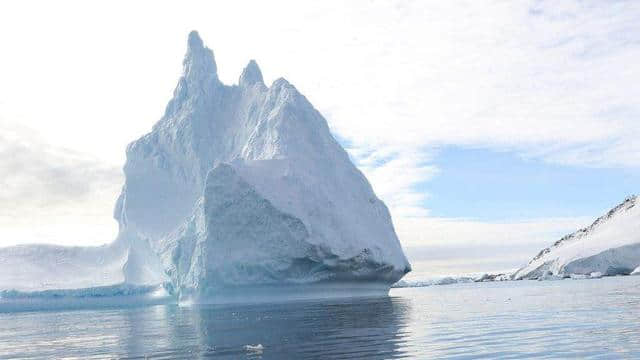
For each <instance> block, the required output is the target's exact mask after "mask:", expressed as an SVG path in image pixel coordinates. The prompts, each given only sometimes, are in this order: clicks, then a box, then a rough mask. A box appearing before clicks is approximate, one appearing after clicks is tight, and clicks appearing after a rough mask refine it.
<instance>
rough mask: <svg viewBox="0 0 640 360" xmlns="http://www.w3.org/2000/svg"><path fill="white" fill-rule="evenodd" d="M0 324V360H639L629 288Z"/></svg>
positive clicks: (494, 287)
mask: <svg viewBox="0 0 640 360" xmlns="http://www.w3.org/2000/svg"><path fill="white" fill-rule="evenodd" d="M390 295H391V296H389V297H378V298H352V299H342V300H335V299H334V300H322V301H298V302H290V303H280V304H274V303H271V304H254V305H207V306H203V305H201V306H191V307H178V306H176V305H155V306H149V307H137V308H111V309H105V308H102V309H82V310H72V311H38V312H25V311H22V312H15V313H0V358H1V359H4V358H37V359H42V358H61V357H66V358H82V359H86V358H144V357H145V356H147V357H149V358H160V359H162V358H166V359H179V358H189V359H191V358H210V357H211V358H221V359H238V358H251V359H289V358H291V359H318V358H321V359H345V358H358V359H389V358H418V359H424V358H449V357H453V358H478V357H481V358H507V359H509V358H511V359H513V358H524V357H535V358H568V357H571V358H574V357H576V358H640V337H638V336H636V335H637V334H638V333H640V323H639V322H638V321H637V315H638V310H639V309H640V276H627V277H615V278H602V279H589V280H562V281H505V282H496V283H467V284H453V285H446V286H430V287H425V288H405V289H392V290H391V292H390Z"/></svg>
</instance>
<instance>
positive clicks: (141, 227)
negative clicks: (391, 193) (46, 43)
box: [115, 32, 410, 298]
mask: <svg viewBox="0 0 640 360" xmlns="http://www.w3.org/2000/svg"><path fill="white" fill-rule="evenodd" d="M183 65H184V72H183V76H182V77H181V79H180V81H179V83H178V86H177V87H176V89H175V91H174V96H173V99H172V100H171V101H170V102H169V104H168V106H167V108H166V111H165V115H164V116H163V117H162V119H161V120H160V121H159V122H158V123H157V124H156V125H155V126H154V127H153V130H152V131H151V132H150V133H149V134H147V135H145V136H143V137H142V138H140V139H138V140H136V141H134V142H133V143H131V144H130V145H129V147H128V148H127V162H126V164H125V167H124V172H125V175H126V182H125V185H124V187H123V191H122V193H121V195H120V197H119V199H118V203H117V205H116V209H115V217H116V219H117V220H118V221H119V223H120V239H126V241H127V242H130V243H137V244H143V245H141V246H140V247H141V248H144V249H147V248H148V249H149V250H150V254H145V255H141V256H140V258H143V259H144V258H148V257H153V256H155V257H157V258H158V259H159V260H160V262H161V267H162V269H163V271H164V274H165V275H166V277H167V281H168V282H169V283H170V284H171V285H170V286H171V288H172V291H175V292H176V293H178V294H180V295H181V296H187V295H188V296H190V297H196V298H197V297H199V296H208V295H211V294H215V293H216V292H219V291H223V290H224V289H226V288H230V287H238V286H255V285H260V286H262V285H269V284H274V285H285V284H300V283H302V284H310V283H322V282H348V281H354V282H363V281H368V282H378V283H383V284H389V285H390V284H392V283H394V282H395V281H397V280H398V279H400V278H401V277H402V276H403V275H404V274H405V273H406V272H408V271H409V270H410V266H409V263H408V262H407V259H406V258H405V256H404V254H403V252H402V248H401V246H400V243H399V241H398V239H397V237H396V234H395V231H394V229H393V225H392V222H391V218H390V215H389V212H388V210H387V208H386V206H385V205H384V204H383V202H382V201H380V200H379V199H378V198H377V197H376V196H375V194H374V193H373V191H372V189H371V186H370V185H369V183H368V182H367V180H366V178H365V177H364V176H363V175H362V173H361V172H360V171H359V170H358V169H357V168H356V167H355V166H354V165H353V164H352V163H351V161H350V159H349V157H348V155H347V153H346V152H345V151H344V150H343V149H342V147H341V146H340V145H339V144H338V143H337V142H336V141H335V139H334V138H333V137H332V135H331V133H330V131H329V128H328V126H327V122H326V121H325V119H324V118H323V117H322V115H320V113H319V112H318V111H316V110H315V109H314V108H313V106H312V105H311V104H310V103H309V101H308V100H307V99H306V98H305V97H304V96H303V95H302V94H300V93H299V92H298V91H297V90H296V88H295V87H294V86H292V85H291V84H289V83H288V82H287V81H286V80H284V79H278V80H276V81H275V82H274V83H273V84H272V85H271V86H269V87H267V86H266V85H265V84H264V82H263V78H262V74H261V72H260V69H259V68H258V65H257V64H256V62H255V61H251V62H249V64H248V65H247V67H246V68H245V69H244V71H243V72H242V75H241V76H240V79H239V83H238V85H233V86H227V85H224V84H222V83H221V82H220V80H219V79H218V77H217V69H216V63H215V60H214V56H213V53H212V52H211V50H209V49H208V48H206V47H204V45H203V43H202V40H201V39H200V37H199V36H198V34H197V33H195V32H192V33H191V34H190V35H189V41H188V50H187V54H186V57H185V60H184V63H183ZM121 241H124V240H121ZM141 268H144V269H146V270H145V271H150V272H153V270H154V269H156V268H157V267H156V265H155V264H154V263H153V262H146V263H142V264H141Z"/></svg>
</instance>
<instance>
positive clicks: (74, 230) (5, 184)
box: [0, 122, 123, 246]
mask: <svg viewBox="0 0 640 360" xmlns="http://www.w3.org/2000/svg"><path fill="white" fill-rule="evenodd" d="M0 159H2V161H0V174H2V176H1V177H0V203H1V204H2V206H0V229H2V230H1V232H0V246H3V245H12V244H24V243H33V242H39V243H58V244H65V245H82V244H85V245H89V244H91V245H97V244H103V243H107V242H111V241H112V240H113V239H114V238H115V235H116V231H117V227H116V223H115V221H114V220H112V219H111V211H110V209H112V208H113V206H114V205H113V204H114V201H115V196H114V194H116V193H117V191H118V189H119V188H120V187H121V186H122V180H123V179H122V171H121V170H120V169H119V168H116V167H112V166H109V165H106V164H104V163H102V162H100V161H98V160H96V159H92V158H90V157H87V156H85V155H83V154H80V153H77V152H75V151H71V150H68V149H64V148H60V147H55V146H51V145H48V144H47V143H45V142H43V141H42V139H41V138H40V136H39V134H38V132H36V131H33V130H31V129H28V128H25V127H21V126H19V125H16V124H15V123H12V124H10V125H9V124H6V123H4V122H0Z"/></svg>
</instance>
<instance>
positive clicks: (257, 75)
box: [239, 60, 263, 86]
mask: <svg viewBox="0 0 640 360" xmlns="http://www.w3.org/2000/svg"><path fill="white" fill-rule="evenodd" d="M256 83H261V84H262V83H263V80H262V72H261V71H260V68H259V67H258V63H256V61H255V60H251V61H249V64H247V66H246V67H245V68H244V70H243V71H242V75H240V81H239V84H240V86H251V85H253V84H256Z"/></svg>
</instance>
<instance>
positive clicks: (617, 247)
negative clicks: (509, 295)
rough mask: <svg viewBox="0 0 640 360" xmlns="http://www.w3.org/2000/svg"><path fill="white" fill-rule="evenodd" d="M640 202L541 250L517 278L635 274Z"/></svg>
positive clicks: (638, 261) (634, 199)
mask: <svg viewBox="0 0 640 360" xmlns="http://www.w3.org/2000/svg"><path fill="white" fill-rule="evenodd" d="M639 202H640V199H638V197H637V196H632V197H629V198H628V199H626V200H625V201H624V202H623V203H622V204H620V205H618V206H616V207H615V208H613V209H612V210H611V211H609V212H608V213H607V214H605V215H604V216H602V217H600V218H598V219H597V220H596V221H595V222H594V223H593V224H592V225H590V226H589V227H587V228H584V229H581V230H578V231H577V232H575V233H573V234H570V235H567V236H565V237H563V238H562V239H560V240H558V241H557V242H556V243H555V244H553V245H552V246H551V247H549V248H546V249H544V250H542V251H540V253H539V254H538V255H536V256H535V257H534V258H533V259H532V260H531V261H530V262H529V264H527V265H526V266H525V267H523V268H522V269H520V270H518V271H517V272H516V273H515V274H514V276H513V277H514V279H540V278H546V277H549V276H551V277H566V276H571V275H578V276H579V275H591V274H594V276H602V275H605V276H607V275H619V274H625V275H628V274H630V273H632V272H633V271H634V269H636V268H638V267H639V266H640V205H639Z"/></svg>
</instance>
